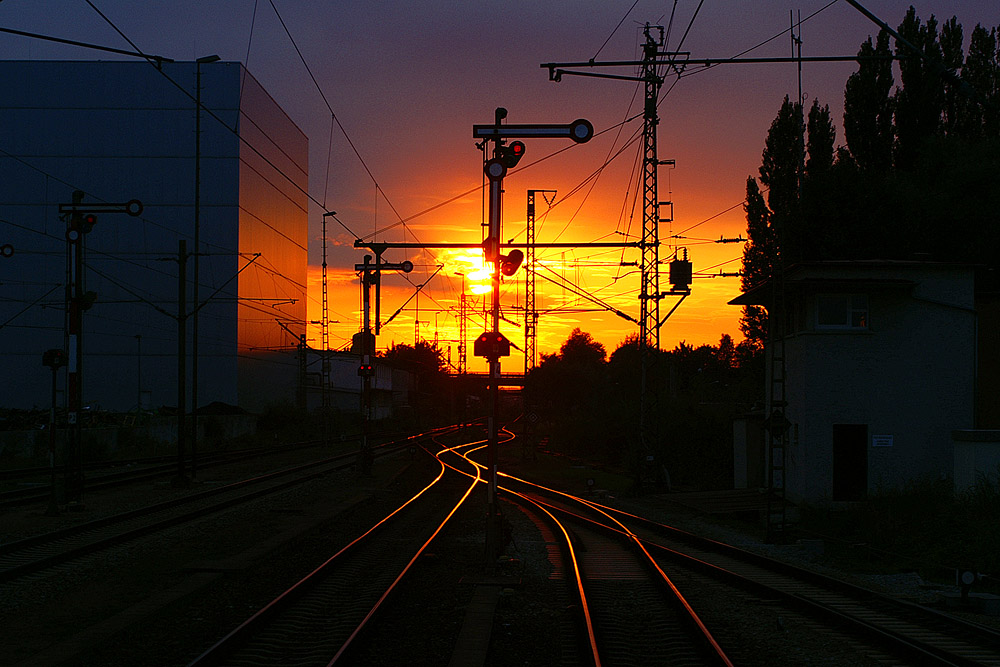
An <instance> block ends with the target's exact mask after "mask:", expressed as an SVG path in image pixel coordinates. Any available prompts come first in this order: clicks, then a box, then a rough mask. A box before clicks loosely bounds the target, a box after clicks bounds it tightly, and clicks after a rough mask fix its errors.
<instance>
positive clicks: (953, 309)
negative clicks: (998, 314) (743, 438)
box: [730, 261, 979, 503]
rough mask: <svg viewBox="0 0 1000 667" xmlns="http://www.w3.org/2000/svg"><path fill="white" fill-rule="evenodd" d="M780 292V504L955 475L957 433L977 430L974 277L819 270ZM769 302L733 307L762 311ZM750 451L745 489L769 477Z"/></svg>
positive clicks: (788, 275) (923, 269)
mask: <svg viewBox="0 0 1000 667" xmlns="http://www.w3.org/2000/svg"><path fill="white" fill-rule="evenodd" d="M783 283H784V292H785V299H784V302H785V312H784V313H783V314H778V316H781V317H783V321H784V322H785V323H786V325H785V327H784V329H785V331H786V332H787V334H786V335H785V337H784V338H783V347H784V349H783V354H784V360H785V399H786V401H787V405H786V407H785V408H784V413H785V416H786V417H787V419H788V421H789V422H791V427H790V430H789V442H788V448H787V450H786V460H785V480H786V487H785V495H786V498H787V499H788V500H791V501H793V502H803V501H805V502H811V503H823V502H827V501H834V502H838V501H857V500H863V499H864V498H865V497H866V496H867V495H868V494H870V493H872V492H874V491H875V490H877V489H879V488H891V487H897V486H900V485H903V484H905V483H906V482H908V481H912V480H919V479H927V478H948V477H952V475H953V471H954V455H953V433H954V432H955V431H959V430H964V429H973V428H975V427H976V422H977V420H976V407H975V406H976V404H977V365H978V363H979V362H978V358H977V345H978V343H977V336H978V331H977V323H978V317H977V310H976V295H975V268H974V267H972V266H968V265H959V264H947V263H932V262H915V261H825V262H815V263H803V264H798V265H794V266H791V267H789V268H788V269H786V270H785V275H784V280H783ZM772 293H773V290H772V286H771V285H770V284H765V285H761V286H760V287H758V288H756V289H753V290H750V291H747V292H746V293H744V294H743V295H741V296H740V297H738V298H736V299H733V300H732V301H730V304H731V305H741V306H746V305H756V306H763V307H765V308H768V309H769V311H770V310H772V307H771V299H772V298H773V297H772ZM772 316H773V314H772ZM772 347H773V346H772ZM767 353H768V354H770V353H771V350H770V349H769V350H767ZM766 381H767V382H768V383H770V381H771V378H770V377H768V378H767V379H766ZM753 451H754V452H755V453H756V455H751V457H750V458H751V460H749V461H748V462H747V465H748V468H749V469H751V472H750V474H747V473H746V471H742V472H743V473H744V474H743V479H748V478H749V479H761V475H760V472H761V471H765V472H766V469H767V468H766V465H765V463H766V458H764V459H763V460H761V454H763V456H764V457H766V456H767V447H766V445H765V447H763V448H759V449H755V450H753ZM758 466H759V468H758ZM754 472H756V474H754Z"/></svg>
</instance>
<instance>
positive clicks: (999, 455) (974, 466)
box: [951, 430, 1000, 493]
mask: <svg viewBox="0 0 1000 667" xmlns="http://www.w3.org/2000/svg"><path fill="white" fill-rule="evenodd" d="M951 442H952V447H953V448H954V452H955V492H956V493H961V492H962V491H965V490H967V489H970V488H972V487H973V486H975V484H976V482H977V481H978V480H979V479H981V478H984V477H985V478H987V479H989V480H991V481H992V482H993V483H994V484H996V483H997V482H1000V478H998V475H1000V430H997V431H994V430H961V431H952V432H951Z"/></svg>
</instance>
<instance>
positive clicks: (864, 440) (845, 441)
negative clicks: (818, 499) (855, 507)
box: [833, 424, 868, 500]
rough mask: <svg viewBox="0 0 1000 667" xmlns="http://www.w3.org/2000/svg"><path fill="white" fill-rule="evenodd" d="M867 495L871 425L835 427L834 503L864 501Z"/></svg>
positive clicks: (837, 425) (839, 425)
mask: <svg viewBox="0 0 1000 667" xmlns="http://www.w3.org/2000/svg"><path fill="white" fill-rule="evenodd" d="M867 492H868V424H834V425H833V499H834V500H864V498H865V495H866V494H867Z"/></svg>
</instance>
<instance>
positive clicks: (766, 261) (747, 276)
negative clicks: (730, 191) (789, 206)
mask: <svg viewBox="0 0 1000 667" xmlns="http://www.w3.org/2000/svg"><path fill="white" fill-rule="evenodd" d="M743 210H744V211H746V214H747V239H748V240H747V242H746V244H745V245H744V246H743V271H742V272H741V273H740V289H741V290H742V291H744V292H746V291H748V290H751V289H753V288H754V287H757V286H758V285H761V284H763V283H764V282H766V281H767V280H768V279H769V278H770V277H771V271H772V266H773V265H772V262H773V261H774V259H775V255H776V253H777V249H776V248H775V243H774V234H773V232H772V230H771V224H770V218H771V212H770V211H769V210H768V208H767V204H766V203H764V195H762V194H761V192H760V188H759V187H758V186H757V181H756V180H755V179H754V177H753V176H750V177H748V178H747V198H746V201H745V202H744V204H743ZM740 331H741V332H742V333H743V336H744V337H745V338H746V340H747V342H748V343H749V344H750V345H751V346H752V347H753V349H755V350H758V351H759V350H763V349H764V343H765V342H766V341H767V311H766V310H764V309H763V308H761V307H760V306H744V307H743V315H742V317H740Z"/></svg>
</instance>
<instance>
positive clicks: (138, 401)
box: [135, 334, 142, 417]
mask: <svg viewBox="0 0 1000 667" xmlns="http://www.w3.org/2000/svg"><path fill="white" fill-rule="evenodd" d="M135 414H136V417H138V416H139V415H141V414H142V334H136V335H135Z"/></svg>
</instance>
